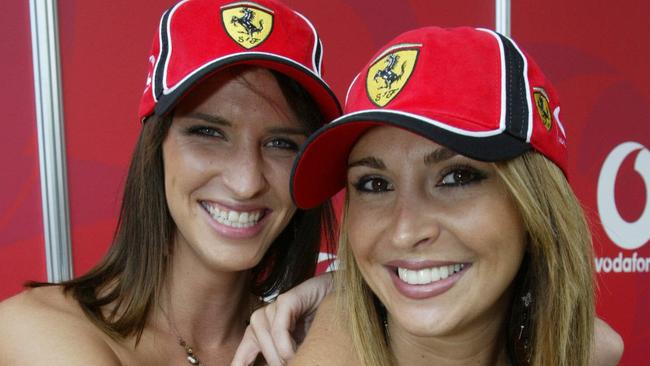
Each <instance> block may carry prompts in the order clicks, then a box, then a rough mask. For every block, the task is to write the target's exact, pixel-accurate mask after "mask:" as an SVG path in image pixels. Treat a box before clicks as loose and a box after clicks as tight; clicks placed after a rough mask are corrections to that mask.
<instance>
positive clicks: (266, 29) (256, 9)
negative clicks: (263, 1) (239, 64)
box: [221, 2, 273, 49]
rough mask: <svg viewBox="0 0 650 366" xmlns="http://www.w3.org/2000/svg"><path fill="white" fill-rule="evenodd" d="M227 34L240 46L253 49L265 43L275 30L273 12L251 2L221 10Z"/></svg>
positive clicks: (235, 4)
mask: <svg viewBox="0 0 650 366" xmlns="http://www.w3.org/2000/svg"><path fill="white" fill-rule="evenodd" d="M221 21H222V23H223V27H224V28H225V29H226V33H228V35H229V36H230V38H232V39H233V41H235V42H237V43H238V44H239V45H240V46H242V47H244V48H246V49H251V48H254V47H257V46H259V45H260V44H262V42H264V41H265V40H266V39H267V38H268V36H269V35H270V34H271V31H272V30H273V11H272V10H271V9H267V8H265V7H263V6H260V5H257V4H255V3H250V2H240V3H234V4H231V5H227V6H224V7H223V8H221Z"/></svg>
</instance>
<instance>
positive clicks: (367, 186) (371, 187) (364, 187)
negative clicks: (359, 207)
mask: <svg viewBox="0 0 650 366" xmlns="http://www.w3.org/2000/svg"><path fill="white" fill-rule="evenodd" d="M354 188H356V190H357V191H359V192H362V193H382V192H390V191H393V190H395V187H393V184H392V183H390V182H389V181H387V180H386V179H384V178H382V177H377V176H364V177H361V178H360V179H359V180H358V181H357V182H356V183H355V184H354Z"/></svg>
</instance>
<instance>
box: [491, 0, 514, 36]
mask: <svg viewBox="0 0 650 366" xmlns="http://www.w3.org/2000/svg"><path fill="white" fill-rule="evenodd" d="M494 10H495V12H494V13H495V19H494V30H496V31H497V32H499V33H501V34H503V35H504V36H506V37H510V0H496V1H495V7H494Z"/></svg>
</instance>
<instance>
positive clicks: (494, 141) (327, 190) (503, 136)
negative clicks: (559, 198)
mask: <svg viewBox="0 0 650 366" xmlns="http://www.w3.org/2000/svg"><path fill="white" fill-rule="evenodd" d="M426 120H427V119H425V118H420V117H419V116H417V115H413V114H407V113H402V112H399V111H391V110H383V109H382V110H369V111H362V112H357V113H354V114H348V115H345V116H343V117H341V118H339V119H337V120H335V121H333V122H332V123H330V124H328V125H325V126H323V127H321V128H320V129H319V130H318V131H316V133H314V134H313V135H312V136H311V137H310V138H309V139H308V140H307V142H306V143H305V145H304V146H303V147H302V149H301V150H300V152H299V154H298V157H297V159H296V161H295V162H294V165H293V169H292V174H291V197H292V198H293V201H294V203H295V204H296V206H298V207H300V208H303V209H307V208H313V207H315V206H318V205H319V204H321V203H322V202H323V201H325V200H326V199H327V198H329V197H331V196H333V195H334V194H336V193H337V192H338V191H340V190H341V189H343V188H344V187H345V182H346V175H347V160H348V156H349V154H350V151H351V150H352V148H353V147H354V145H355V144H356V142H357V141H358V139H359V138H360V137H361V136H362V135H363V134H364V133H365V132H367V131H368V130H369V129H370V128H372V127H374V126H380V125H389V126H395V127H399V128H403V129H405V130H408V131H411V132H413V133H415V134H418V135H420V136H423V137H426V138H428V139H430V140H432V141H434V142H436V143H439V144H440V145H443V146H445V147H447V148H449V149H452V150H454V151H455V152H457V153H459V154H461V155H465V156H467V157H470V158H472V159H476V160H481V161H501V160H507V159H512V158H514V157H516V156H519V155H521V154H523V153H524V152H525V151H528V150H530V149H531V146H530V144H527V143H525V142H522V141H521V140H519V139H517V138H515V137H514V136H511V135H508V134H507V133H498V134H494V135H492V136H471V135H463V134H459V133H457V132H453V131H450V130H449V129H445V128H444V127H441V125H444V124H443V123H440V125H436V124H432V123H430V122H428V121H426Z"/></svg>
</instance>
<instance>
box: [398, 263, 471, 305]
mask: <svg viewBox="0 0 650 366" xmlns="http://www.w3.org/2000/svg"><path fill="white" fill-rule="evenodd" d="M470 267H471V264H470V263H464V262H445V263H440V262H438V263H434V262H410V261H395V262H391V263H388V264H387V265H386V268H387V270H388V271H389V274H390V277H391V279H392V281H393V285H394V286H395V288H396V289H397V291H398V292H400V293H401V294H402V295H404V296H405V297H408V298H411V299H416V300H419V299H426V298H430V297H434V296H438V295H441V294H443V293H445V292H446V291H448V290H449V289H451V288H452V287H453V286H454V285H455V284H456V283H457V282H458V280H459V279H460V278H462V277H463V276H464V275H465V273H467V271H468V269H469V268H470Z"/></svg>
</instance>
